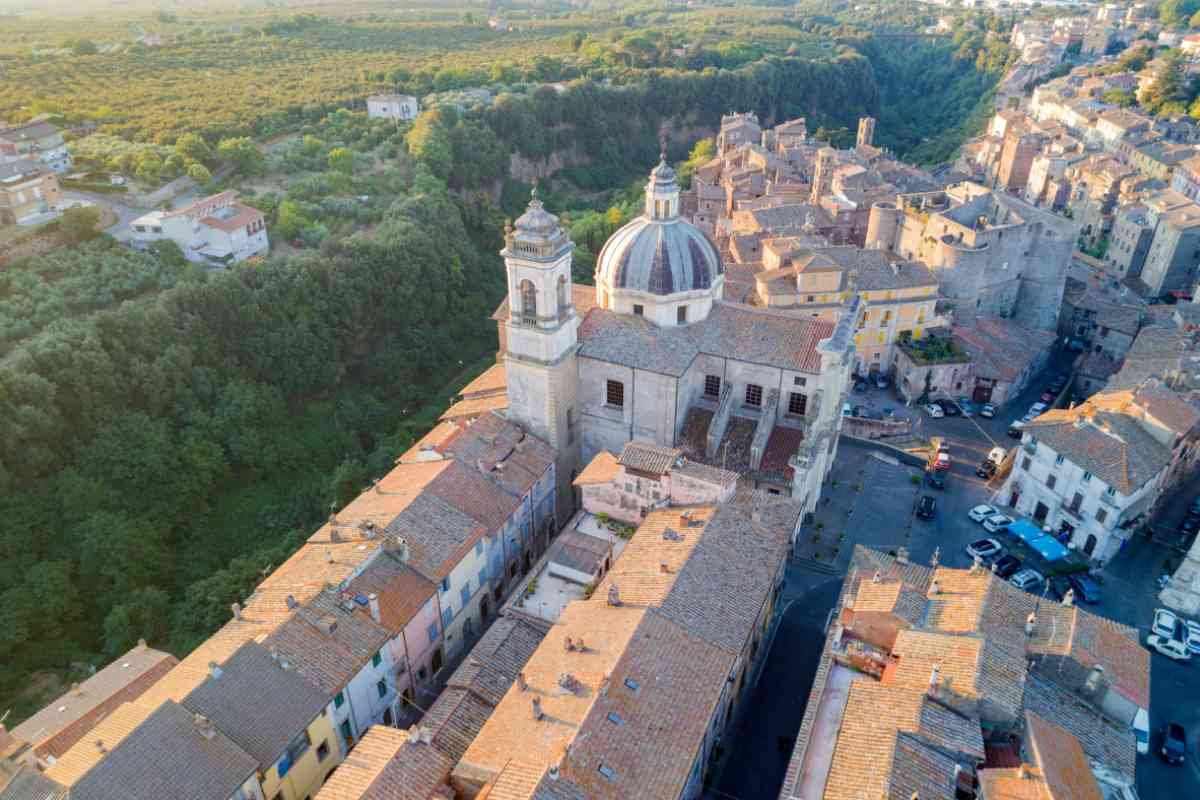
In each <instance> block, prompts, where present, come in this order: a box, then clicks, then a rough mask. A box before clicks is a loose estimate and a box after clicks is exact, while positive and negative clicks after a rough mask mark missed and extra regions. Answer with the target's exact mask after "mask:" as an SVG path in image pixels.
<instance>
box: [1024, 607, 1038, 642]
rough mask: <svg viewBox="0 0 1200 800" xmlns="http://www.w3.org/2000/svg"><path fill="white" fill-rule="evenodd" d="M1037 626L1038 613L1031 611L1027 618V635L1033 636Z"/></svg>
mask: <svg viewBox="0 0 1200 800" xmlns="http://www.w3.org/2000/svg"><path fill="white" fill-rule="evenodd" d="M1035 628H1037V614H1035V613H1034V612H1032V611H1030V612H1029V616H1028V617H1026V618H1025V635H1026V636H1033V631H1034V629H1035Z"/></svg>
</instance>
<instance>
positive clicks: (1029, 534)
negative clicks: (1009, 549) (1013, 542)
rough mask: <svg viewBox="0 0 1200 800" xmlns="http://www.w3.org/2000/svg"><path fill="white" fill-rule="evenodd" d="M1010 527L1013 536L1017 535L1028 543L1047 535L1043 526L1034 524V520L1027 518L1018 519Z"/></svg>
mask: <svg viewBox="0 0 1200 800" xmlns="http://www.w3.org/2000/svg"><path fill="white" fill-rule="evenodd" d="M1008 529H1009V530H1010V531H1012V534H1013V536H1016V537H1017V538H1018V539H1020V540H1021V541H1022V542H1026V543H1029V542H1032V541H1033V540H1034V539H1037V538H1040V537H1042V536H1045V534H1044V533H1042V529H1041V528H1039V527H1038V526H1037V525H1034V524H1033V523H1032V522H1030V521H1029V520H1027V519H1019V520H1017V521H1016V522H1014V523H1012V524H1011V525H1009V526H1008Z"/></svg>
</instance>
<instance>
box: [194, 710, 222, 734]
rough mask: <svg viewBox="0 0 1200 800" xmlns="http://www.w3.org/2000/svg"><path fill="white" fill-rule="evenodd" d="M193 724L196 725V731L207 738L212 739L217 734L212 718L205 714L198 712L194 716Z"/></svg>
mask: <svg viewBox="0 0 1200 800" xmlns="http://www.w3.org/2000/svg"><path fill="white" fill-rule="evenodd" d="M192 724H193V725H194V726H196V732H197V733H199V734H200V735H201V736H203V737H204V738H205V739H211V738H213V737H214V736H216V735H217V729H216V727H215V726H214V725H213V724H212V720H210V719H209V718H208V717H206V716H204V715H203V714H196V715H194V716H193V717H192Z"/></svg>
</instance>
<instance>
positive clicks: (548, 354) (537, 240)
mask: <svg viewBox="0 0 1200 800" xmlns="http://www.w3.org/2000/svg"><path fill="white" fill-rule="evenodd" d="M574 249H575V245H574V244H573V243H572V242H571V239H570V236H569V235H568V233H567V231H565V230H563V228H562V226H561V225H560V224H559V221H558V217H556V216H554V215H553V214H551V213H550V212H548V211H546V209H545V208H544V207H543V206H542V201H541V200H539V199H538V195H537V186H536V185H535V186H534V188H533V193H532V197H531V198H530V201H529V207H528V208H527V209H526V210H525V213H524V214H522V215H521V217H520V218H519V219H517V221H516V224H515V225H506V226H505V231H504V249H503V250H501V251H500V255H501V256H503V257H504V266H505V269H506V271H507V273H508V319H507V320H506V321H505V323H504V326H505V331H504V333H505V336H504V341H505V349H504V365H505V372H506V374H507V377H508V418H509V419H510V420H512V421H514V422H519V423H520V424H522V425H524V426H525V428H526V429H527V430H528V431H530V432H531V433H533V434H534V435H535V436H537V437H539V438H541V439H543V440H545V441H546V442H547V443H549V444H550V445H551V446H552V447H554V449H555V450H556V451H557V453H558V456H557V461H556V463H557V467H556V471H557V479H558V486H559V495H558V512H559V513H558V517H559V519H560V520H561V519H565V516H564V515H565V514H566V513H567V512H569V511H570V509H571V505H572V503H571V498H572V497H573V493H572V491H571V481H572V480H573V479H574V474H573V471H574V470H575V469H577V467H578V462H579V430H578V425H579V408H578V403H577V399H576V397H577V384H578V381H579V370H578V366H577V364H576V359H575V351H576V333H577V330H578V328H579V317H578V316H576V314H575V305H574V302H573V301H572V292H571V252H572V251H573V250H574Z"/></svg>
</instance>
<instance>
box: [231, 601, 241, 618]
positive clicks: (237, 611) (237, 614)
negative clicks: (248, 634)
mask: <svg viewBox="0 0 1200 800" xmlns="http://www.w3.org/2000/svg"><path fill="white" fill-rule="evenodd" d="M230 608H232V609H233V618H234V619H238V620H240V619H241V618H242V604H241V603H234V604H233V605H231V606H230Z"/></svg>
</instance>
